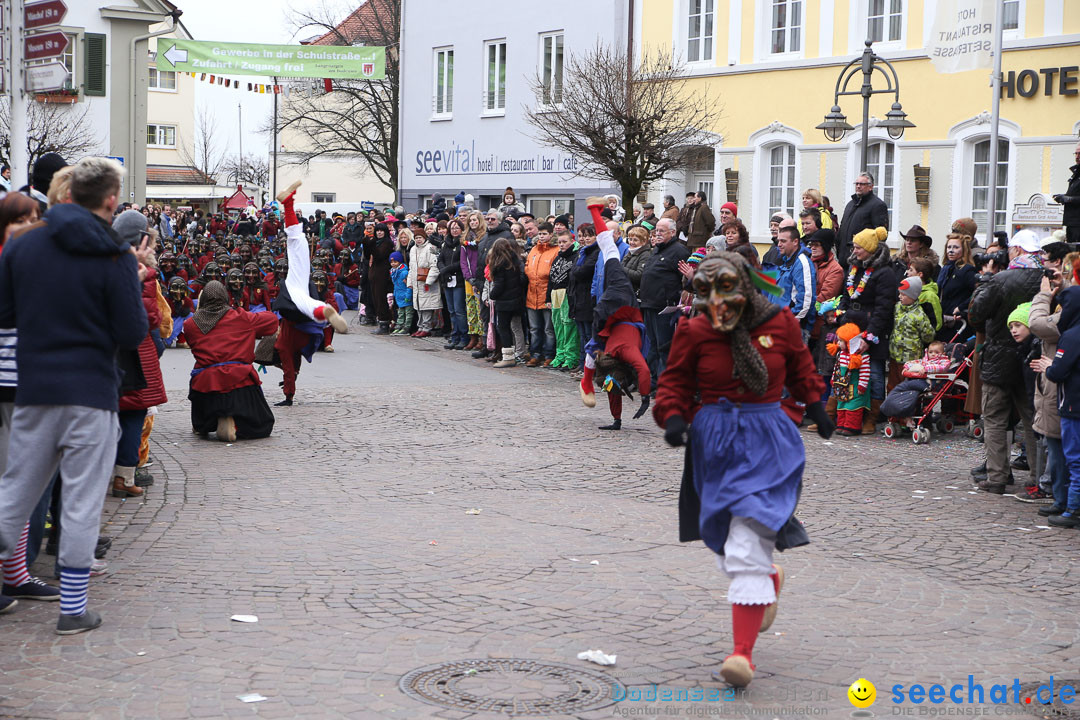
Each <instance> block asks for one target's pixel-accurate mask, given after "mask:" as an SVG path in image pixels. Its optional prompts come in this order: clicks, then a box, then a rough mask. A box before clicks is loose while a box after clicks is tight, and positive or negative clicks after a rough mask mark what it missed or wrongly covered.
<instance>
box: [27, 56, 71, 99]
mask: <svg viewBox="0 0 1080 720" xmlns="http://www.w3.org/2000/svg"><path fill="white" fill-rule="evenodd" d="M69 75H70V73H69V72H68V71H67V68H66V67H64V63H62V62H51V63H45V64H44V65H32V66H30V67H28V68H26V89H27V90H29V91H31V92H48V91H49V90H59V89H60V88H62V87H64V83H66V82H67V81H68V76H69Z"/></svg>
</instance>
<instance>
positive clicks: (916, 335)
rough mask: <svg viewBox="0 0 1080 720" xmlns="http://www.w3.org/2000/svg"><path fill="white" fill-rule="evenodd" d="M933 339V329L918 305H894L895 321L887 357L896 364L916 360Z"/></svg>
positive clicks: (899, 303)
mask: <svg viewBox="0 0 1080 720" xmlns="http://www.w3.org/2000/svg"><path fill="white" fill-rule="evenodd" d="M933 339H934V327H933V325H931V324H930V319H929V318H928V317H926V313H925V312H923V309H922V307H921V306H920V305H919V304H918V303H914V304H911V305H905V304H904V303H901V302H898V303H896V320H895V324H894V325H893V332H892V337H891V338H889V356H890V357H891V358H892V359H893V360H894V361H896V362H907V361H908V360H917V359H918V358H921V357H922V356H923V349H924V348H925V347H926V346H927V345H928V344H929V343H930V341H931V340H933Z"/></svg>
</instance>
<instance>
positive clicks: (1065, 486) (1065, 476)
mask: <svg viewBox="0 0 1080 720" xmlns="http://www.w3.org/2000/svg"><path fill="white" fill-rule="evenodd" d="M1046 472H1047V474H1048V475H1050V488H1051V494H1052V495H1053V496H1054V504H1055V505H1057V506H1058V507H1068V506H1069V466H1068V465H1066V464H1065V451H1064V450H1063V449H1062V447H1061V440H1060V439H1059V438H1052V437H1049V436H1047V438H1046Z"/></svg>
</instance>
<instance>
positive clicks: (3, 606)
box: [0, 595, 19, 615]
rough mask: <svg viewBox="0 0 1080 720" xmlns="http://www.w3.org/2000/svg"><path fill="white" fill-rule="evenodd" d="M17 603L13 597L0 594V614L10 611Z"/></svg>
mask: <svg viewBox="0 0 1080 720" xmlns="http://www.w3.org/2000/svg"><path fill="white" fill-rule="evenodd" d="M18 605H19V601H18V600H16V599H15V598H10V597H5V596H4V595H0V615H3V614H4V613H9V612H11V611H12V610H14V609H15V608H16V607H18Z"/></svg>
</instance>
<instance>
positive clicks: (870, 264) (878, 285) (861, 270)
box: [839, 226, 898, 435]
mask: <svg viewBox="0 0 1080 720" xmlns="http://www.w3.org/2000/svg"><path fill="white" fill-rule="evenodd" d="M841 227H842V226H841ZM888 236H889V231H888V230H886V229H885V228H884V227H876V228H867V229H865V230H862V231H860V232H858V233H856V234H855V236H854V237H853V238H852V250H851V258H850V261H851V265H850V267H849V268H848V272H847V276H846V277H845V279H844V289H843V291H842V293H841V296H840V306H839V309H840V310H841V311H842V312H843V313H848V312H850V311H852V310H857V311H859V312H860V313H863V314H864V315H865V316H866V324H865V326H864V327H863V329H864V332H865V335H866V342H867V343H868V346H867V349H866V351H865V353H864V356H865V357H866V358H869V361H870V412H868V413H863V426H862V433H863V434H864V435H870V434H873V433H874V431H875V429H876V422H877V417H878V408H879V407H880V406H881V403H882V402H883V401H884V400H885V385H886V378H887V365H888V360H889V333H890V332H891V331H892V326H893V315H894V312H895V307H896V295H897V287H896V286H897V283H898V278H897V276H896V271H895V270H894V269H893V263H892V254H891V252H890V250H889V246H888V245H887V244H886V243H885V239H886V238H887V237H888Z"/></svg>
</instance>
